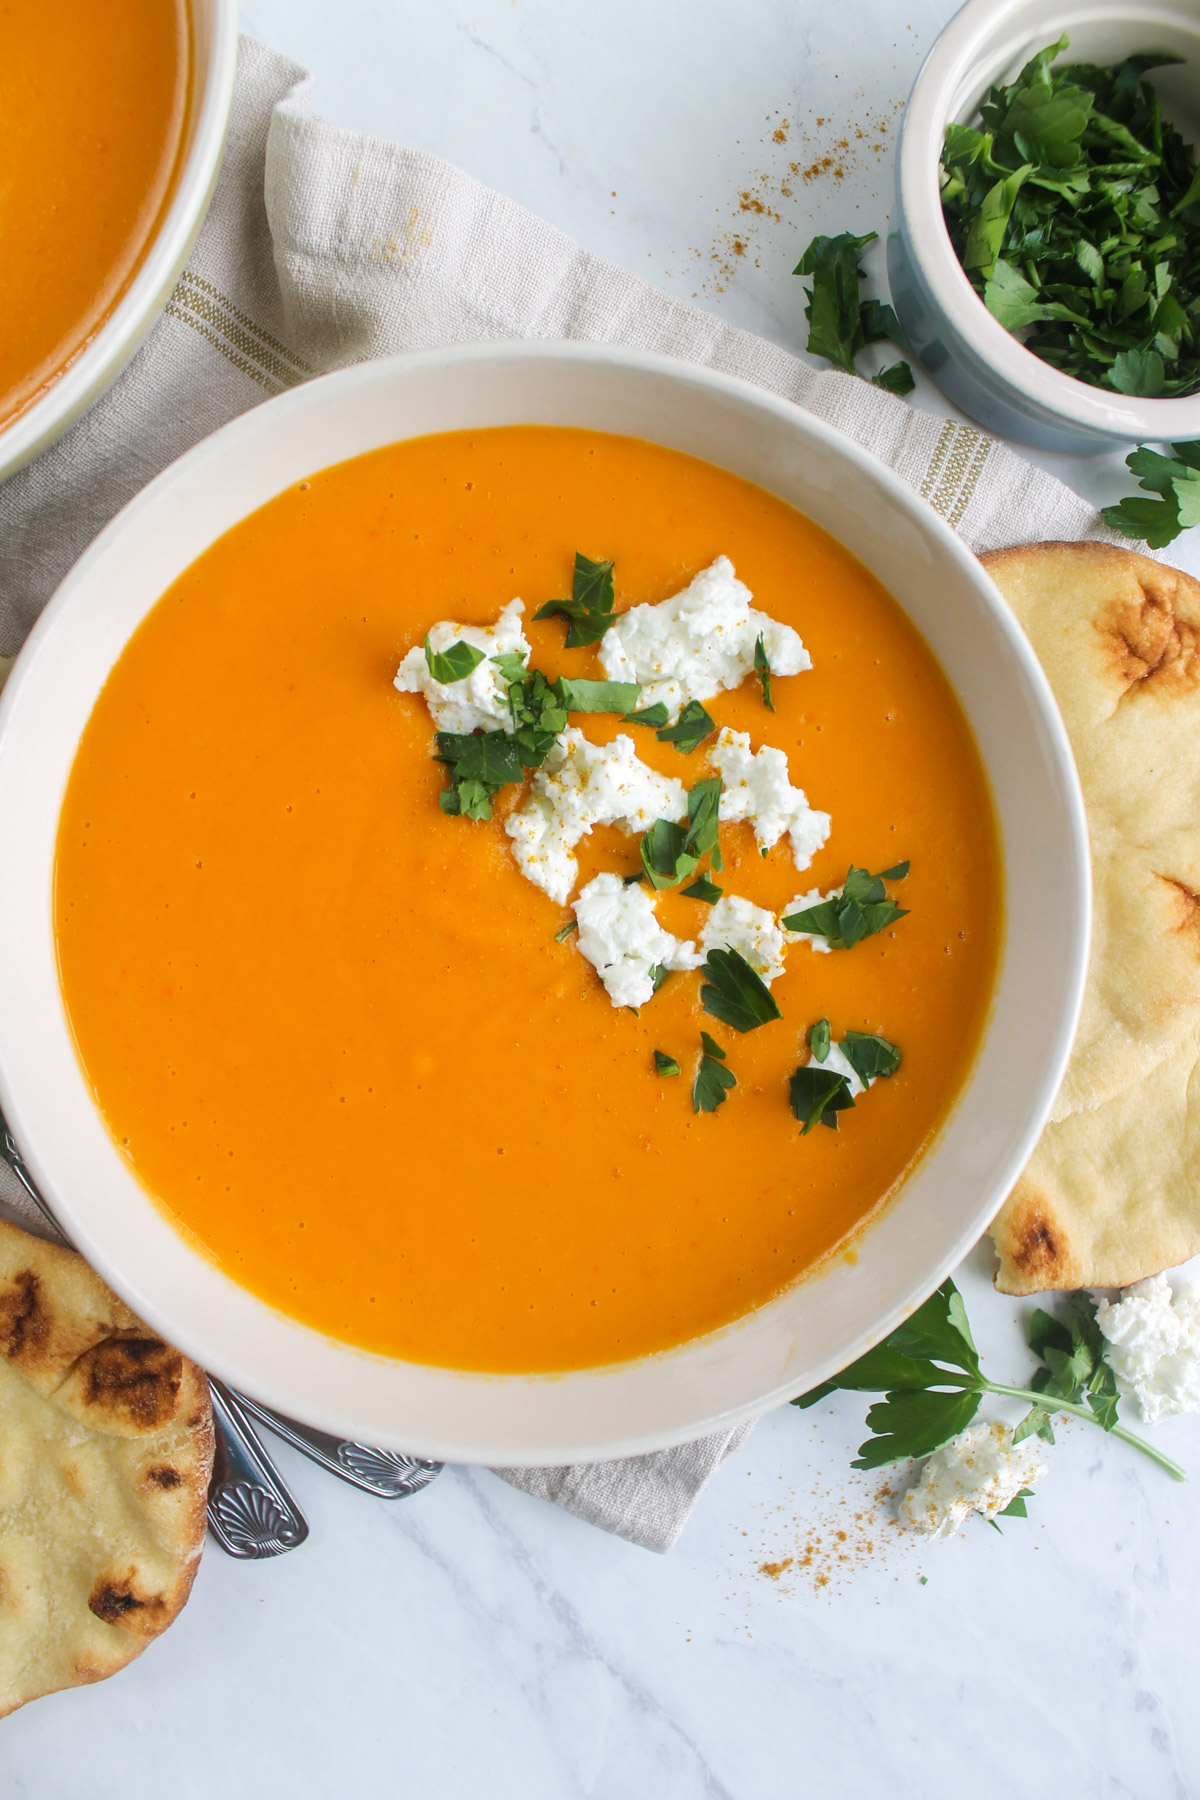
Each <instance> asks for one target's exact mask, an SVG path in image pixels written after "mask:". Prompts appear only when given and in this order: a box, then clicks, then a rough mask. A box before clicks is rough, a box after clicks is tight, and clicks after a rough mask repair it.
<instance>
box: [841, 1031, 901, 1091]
mask: <svg viewBox="0 0 1200 1800" xmlns="http://www.w3.org/2000/svg"><path fill="white" fill-rule="evenodd" d="M842 1055H843V1056H844V1057H845V1058H846V1061H847V1062H848V1063H849V1064H850V1067H851V1068H852V1069H853V1070H854V1073H855V1074H856V1075H857V1076H858V1079H859V1080H860V1081H861V1082H862V1084H863V1086H864V1087H869V1086H870V1084H871V1082H873V1081H874V1080H876V1079H877V1078H878V1077H881V1076H882V1077H885V1078H890V1077H891V1076H893V1075H894V1074H895V1073H896V1070H897V1069H898V1068H899V1067H900V1052H899V1050H897V1048H896V1046H895V1044H892V1043H889V1042H888V1040H887V1038H885V1037H875V1036H874V1035H872V1034H871V1033H869V1032H863V1031H848V1032H847V1033H846V1035H845V1037H844V1038H843V1039H842Z"/></svg>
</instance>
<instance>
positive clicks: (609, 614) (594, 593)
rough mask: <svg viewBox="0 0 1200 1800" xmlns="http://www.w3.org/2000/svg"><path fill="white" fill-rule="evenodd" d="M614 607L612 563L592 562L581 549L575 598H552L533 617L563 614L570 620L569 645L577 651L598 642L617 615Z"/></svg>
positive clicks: (573, 583) (573, 589) (570, 648)
mask: <svg viewBox="0 0 1200 1800" xmlns="http://www.w3.org/2000/svg"><path fill="white" fill-rule="evenodd" d="M614 606H615V601H614V596H613V566H612V563H611V562H592V560H591V559H590V557H587V556H584V555H583V553H582V551H579V550H577V551H576V552H575V576H574V580H573V582H572V584H571V598H570V599H569V600H548V601H547V602H546V604H545V606H539V607H538V609H537V611H536V612H535V613H534V615H533V616H534V618H535V619H552V618H554V617H555V616H556V615H561V616H562V617H563V618H566V619H569V620H570V624H569V625H568V627H567V645H566V647H567V649H568V650H573V649H574V648H575V647H576V646H577V645H579V644H595V643H597V642H598V641H599V640H600V639H601V638H602V637H603V636H604V634H605V632H606V631H607V630H608V628H609V626H610V625H611V624H612V622H613V619H614V618H615V616H616V614H615V611H614Z"/></svg>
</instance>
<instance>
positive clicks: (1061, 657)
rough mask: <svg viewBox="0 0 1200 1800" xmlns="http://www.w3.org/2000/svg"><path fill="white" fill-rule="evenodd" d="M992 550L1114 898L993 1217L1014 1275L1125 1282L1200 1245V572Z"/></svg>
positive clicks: (1100, 554)
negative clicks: (1057, 1065)
mask: <svg viewBox="0 0 1200 1800" xmlns="http://www.w3.org/2000/svg"><path fill="white" fill-rule="evenodd" d="M981 560H982V562H983V565H984V567H985V568H986V569H987V570H988V573H989V574H990V575H991V576H992V579H993V580H994V581H995V582H996V584H997V586H998V587H999V588H1000V591H1001V593H1002V594H1003V595H1004V597H1005V599H1006V600H1007V601H1008V603H1009V605H1010V606H1011V608H1012V610H1013V612H1014V613H1015V614H1016V616H1017V618H1018V620H1019V621H1020V623H1021V624H1022V626H1023V627H1024V629H1025V631H1026V632H1027V634H1028V636H1029V639H1030V641H1031V643H1032V645H1033V648H1034V650H1035V651H1036V652H1037V655H1038V659H1039V661H1040V662H1041V664H1042V667H1043V668H1044V669H1045V671H1046V674H1047V676H1048V678H1049V680H1050V685H1051V687H1052V688H1053V689H1054V693H1055V697H1056V699H1057V700H1058V703H1059V707H1060V709H1061V711H1062V715H1063V719H1064V721H1065V723H1066V727H1067V732H1068V735H1069V736H1070V739H1071V746H1072V749H1073V751H1074V754H1075V762H1076V766H1077V768H1078V770H1079V778H1080V782H1081V785H1082V787H1083V796H1084V802H1085V805H1086V807H1087V814H1088V827H1089V834H1090V839H1091V850H1092V879H1093V894H1094V922H1093V931H1092V943H1091V960H1090V964H1089V970H1088V983H1087V992H1086V995H1085V998H1084V1005H1083V1012H1082V1015H1081V1018H1080V1026H1079V1032H1078V1035H1077V1037H1076V1041H1075V1046H1074V1049H1073V1051H1072V1054H1071V1061H1070V1064H1069V1066H1068V1069H1067V1073H1066V1076H1065V1078H1064V1081H1063V1085H1062V1088H1061V1089H1060V1092H1059V1095H1058V1097H1057V1100H1056V1103H1055V1107H1054V1110H1053V1112H1052V1115H1051V1123H1050V1125H1049V1126H1047V1128H1046V1131H1045V1132H1044V1133H1043V1136H1042V1138H1041V1140H1040V1142H1039V1143H1038V1146H1037V1149H1036V1150H1035V1152H1034V1154H1033V1157H1032V1159H1031V1161H1030V1163H1029V1166H1028V1167H1027V1169H1026V1170H1025V1172H1024V1174H1023V1175H1022V1177H1021V1180H1020V1181H1019V1182H1018V1184H1017V1186H1016V1188H1015V1189H1014V1191H1013V1193H1012V1195H1011V1196H1010V1197H1009V1199H1008V1200H1007V1201H1006V1203H1005V1205H1004V1207H1003V1208H1002V1209H1001V1211H1000V1214H999V1215H998V1217H997V1219H996V1221H995V1224H994V1225H993V1227H992V1235H993V1237H994V1239H995V1242H996V1248H997V1250H998V1252H999V1255H1000V1270H999V1274H998V1275H997V1279H996V1285H997V1286H998V1287H999V1288H1000V1289H1001V1291H1002V1292H1004V1293H1013V1294H1026V1293H1036V1292H1039V1291H1041V1290H1043V1289H1047V1288H1069V1287H1071V1288H1073V1287H1110V1286H1112V1287H1115V1286H1125V1285H1127V1284H1128V1283H1129V1282H1131V1281H1135V1280H1138V1279H1140V1278H1141V1277H1142V1276H1144V1275H1148V1274H1153V1273H1156V1272H1157V1271H1159V1270H1161V1269H1164V1268H1169V1267H1171V1266H1173V1265H1174V1264H1176V1263H1179V1262H1182V1261H1184V1260H1186V1259H1187V1258H1188V1257H1190V1256H1193V1255H1195V1254H1196V1253H1197V1252H1200V1093H1198V1085H1200V1084H1198V1081H1197V1077H1196V1067H1197V1061H1198V1059H1200V583H1197V582H1196V581H1194V580H1193V579H1192V578H1191V577H1190V576H1188V575H1185V574H1183V573H1181V572H1180V571H1179V570H1176V569H1171V568H1167V567H1166V566H1165V565H1163V564H1162V563H1158V562H1154V561H1152V560H1151V559H1150V558H1149V557H1145V556H1140V555H1138V554H1137V553H1136V552H1134V551H1132V550H1123V549H1121V548H1119V547H1116V546H1112V545H1108V544H1094V543H1077V544H1033V545H1028V546H1025V547H1021V548H1017V549H1012V550H1000V551H993V552H991V553H989V554H988V555H985V556H984V557H983V558H982V559H981Z"/></svg>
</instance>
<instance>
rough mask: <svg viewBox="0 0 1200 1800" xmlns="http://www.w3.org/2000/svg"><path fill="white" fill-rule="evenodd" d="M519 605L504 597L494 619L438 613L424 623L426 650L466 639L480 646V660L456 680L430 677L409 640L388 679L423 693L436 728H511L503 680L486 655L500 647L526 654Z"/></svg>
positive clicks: (498, 652) (419, 646)
mask: <svg viewBox="0 0 1200 1800" xmlns="http://www.w3.org/2000/svg"><path fill="white" fill-rule="evenodd" d="M524 611H525V607H524V605H523V603H522V602H521V601H520V600H510V601H509V603H508V605H507V606H506V607H505V608H504V609H503V611H502V612H501V614H500V617H499V618H498V619H497V620H496V623H495V624H494V625H457V624H455V622H454V620H453V619H440V620H439V621H438V623H437V624H436V625H431V626H430V628H429V647H430V649H431V650H435V651H438V652H439V653H444V652H445V651H447V650H448V649H449V648H450V646H451V644H470V646H471V648H472V649H473V650H481V651H482V652H483V661H482V662H481V663H477V664H476V665H475V667H474V668H473V669H472V670H471V673H470V674H469V675H467V676H464V678H463V680H462V681H435V680H434V678H433V676H432V675H431V674H430V673H429V664H428V663H427V662H426V660H425V649H424V646H423V645H422V644H415V645H414V646H413V648H412V649H411V650H410V651H409V652H408V655H407V656H406V657H405V658H404V661H403V662H402V663H401V664H400V667H399V669H398V670H397V671H396V679H395V683H394V685H395V686H396V687H397V688H399V690H400V692H401V693H402V694H424V696H425V699H426V700H427V702H428V704H429V710H430V712H431V713H432V714H433V723H434V725H435V726H436V728H437V730H438V731H461V732H469V731H495V729H496V727H497V726H498V725H499V726H502V727H503V729H504V730H505V731H511V730H512V728H513V726H512V714H511V713H510V712H509V708H508V682H507V681H506V680H505V679H504V676H503V675H502V674H501V673H500V670H499V669H498V668H497V667H496V665H495V663H494V662H492V661H491V660H490V659H491V658H492V657H493V656H501V655H503V654H504V653H505V652H506V651H520V652H522V653H523V654H524V655H525V656H526V657H528V656H529V642H528V639H527V638H526V636H525V633H524V631H523V630H522V629H521V618H522V615H523V614H524Z"/></svg>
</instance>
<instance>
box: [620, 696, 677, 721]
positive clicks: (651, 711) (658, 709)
mask: <svg viewBox="0 0 1200 1800" xmlns="http://www.w3.org/2000/svg"><path fill="white" fill-rule="evenodd" d="M670 716H671V709H670V707H669V706H668V705H667V704H666V702H665V701H664V700H656V701H655V702H654V705H653V706H645V707H643V708H642V710H641V712H627V713H624V714H623V715H622V719H621V723H622V724H623V725H665V724H666V722H667V720H668V719H669V718H670Z"/></svg>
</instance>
